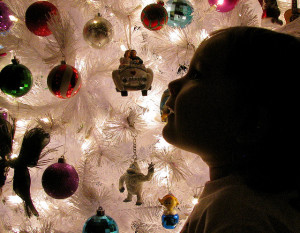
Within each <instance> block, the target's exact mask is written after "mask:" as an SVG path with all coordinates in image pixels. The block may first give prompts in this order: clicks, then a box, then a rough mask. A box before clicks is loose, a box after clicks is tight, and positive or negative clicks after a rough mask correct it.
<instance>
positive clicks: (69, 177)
mask: <svg viewBox="0 0 300 233" xmlns="http://www.w3.org/2000/svg"><path fill="white" fill-rule="evenodd" d="M78 183H79V176H78V173H77V172H76V170H75V168H74V167H73V166H72V165H69V164H67V163H66V161H65V159H64V158H60V159H59V160H58V163H55V164H52V165H51V166H49V167H48V168H47V169H46V170H45V171H44V173H43V176H42V185H43V188H44V190H45V192H46V193H47V194H48V195H49V196H50V197H53V198H55V199H65V198H68V197H70V196H72V195H73V194H74V193H75V192H76V190H77V188H78Z"/></svg>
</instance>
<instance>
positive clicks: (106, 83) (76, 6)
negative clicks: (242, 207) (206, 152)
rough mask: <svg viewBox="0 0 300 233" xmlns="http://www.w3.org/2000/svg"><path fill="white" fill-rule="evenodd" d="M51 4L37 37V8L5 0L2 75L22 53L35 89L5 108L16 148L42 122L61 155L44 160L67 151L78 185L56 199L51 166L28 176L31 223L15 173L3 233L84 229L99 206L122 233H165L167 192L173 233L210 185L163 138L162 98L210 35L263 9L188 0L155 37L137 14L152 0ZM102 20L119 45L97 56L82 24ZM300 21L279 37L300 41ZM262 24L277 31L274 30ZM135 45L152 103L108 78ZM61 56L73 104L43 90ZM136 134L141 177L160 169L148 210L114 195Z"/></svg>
mask: <svg viewBox="0 0 300 233" xmlns="http://www.w3.org/2000/svg"><path fill="white" fill-rule="evenodd" d="M49 1H50V2H51V3H53V4H54V5H56V6H57V8H58V9H59V12H60V17H58V18H52V19H51V22H50V23H49V26H50V27H52V31H53V35H51V36H49V37H48V38H40V37H37V36H35V35H34V34H33V33H31V32H30V31H29V30H28V29H27V28H26V26H25V19H24V15H25V11H26V9H27V8H28V6H29V5H30V4H31V3H33V2H34V1H32V0H31V1H28V0H15V1H11V0H3V2H5V4H7V6H8V7H9V8H10V10H11V12H12V14H13V16H15V18H16V19H15V20H16V21H15V22H14V26H13V27H12V28H11V30H10V32H9V33H7V34H6V35H5V36H0V45H2V46H3V47H4V48H3V49H1V52H2V51H3V52H5V53H7V55H6V56H5V57H0V68H3V67H4V66H6V65H7V64H8V63H9V62H10V59H11V58H12V57H13V56H18V58H19V59H20V61H21V62H22V64H24V65H26V66H27V67H28V68H29V69H30V70H31V72H32V74H33V79H34V83H33V86H32V89H31V91H30V92H29V93H28V94H27V95H25V96H23V97H20V98H18V99H15V98H12V97H9V96H5V95H4V94H3V93H0V107H1V108H5V109H6V110H7V111H8V113H9V115H11V116H13V117H15V118H17V119H18V121H16V135H15V139H14V148H13V150H14V151H16V153H18V150H20V148H21V144H22V143H21V142H22V138H23V135H24V133H25V132H26V130H28V129H30V128H32V127H33V126H36V125H38V127H41V128H43V129H45V130H46V131H47V132H50V133H51V142H50V144H49V146H48V147H49V148H55V149H54V151H52V153H49V154H47V155H45V157H44V159H45V161H46V162H47V161H49V160H51V161H55V160H56V159H57V158H58V157H59V156H61V155H62V154H64V155H65V156H66V159H67V160H68V163H70V164H72V165H74V167H75V168H76V170H77V171H78V173H79V176H80V183H79V188H78V191H77V192H76V193H75V194H74V195H73V196H72V197H71V198H68V199H66V200H53V199H51V198H49V197H48V196H47V195H46V194H45V192H44V191H43V189H42V186H41V176H42V174H43V171H44V169H45V168H44V167H42V169H31V170H30V175H31V181H32V183H31V198H32V201H33V203H34V205H35V207H36V209H37V211H38V212H39V214H40V217H39V218H38V219H37V218H35V217H31V218H30V219H28V218H26V217H25V215H24V208H23V205H22V200H20V198H18V196H17V195H15V194H14V193H13V192H12V190H13V187H12V186H13V182H12V180H13V170H12V169H11V170H10V171H9V172H8V174H7V178H6V184H5V185H4V186H3V188H2V194H1V196H0V198H1V202H0V232H1V233H2V232H4V233H5V232H24V233H25V232H42V233H43V232H47V233H49V232H54V233H71V232H72V233H77V232H81V231H82V227H83V224H84V222H85V221H86V220H87V218H89V217H90V216H92V215H93V214H94V213H95V211H96V209H97V207H98V204H100V205H102V206H103V207H104V208H105V210H106V212H107V213H109V215H110V216H111V217H113V218H114V219H115V220H116V222H117V224H118V226H119V228H120V232H122V233H129V232H130V233H132V232H138V233H157V232H159V233H164V232H169V230H166V229H164V228H163V227H162V226H161V215H162V212H163V209H162V207H161V205H160V204H159V202H158V201H157V200H158V198H161V197H162V196H163V195H165V193H167V192H168V189H171V191H172V192H173V193H174V194H176V197H177V198H178V200H179V202H180V211H179V212H180V213H179V214H180V219H181V220H180V222H179V225H178V226H177V227H176V229H174V230H173V232H174V233H178V232H180V230H181V227H182V226H183V224H184V221H185V220H186V218H187V216H188V215H189V213H190V212H191V210H192V208H193V206H194V204H193V203H192V201H193V199H194V196H198V195H199V192H200V191H199V190H201V187H202V186H203V184H204V183H205V182H206V181H207V180H208V169H207V166H206V165H205V164H204V163H203V162H202V160H201V159H200V158H199V157H198V156H197V155H194V154H191V153H187V152H185V151H181V150H179V149H174V148H173V147H172V146H170V145H169V144H167V143H166V142H165V141H164V140H163V139H162V136H161V130H162V128H163V127H164V124H165V123H163V122H161V119H160V109H159V104H160V99H161V96H162V94H163V92H164V91H165V90H166V88H167V84H168V83H169V82H170V81H172V80H174V79H176V78H180V77H181V76H182V75H184V74H185V72H178V70H179V68H180V66H181V65H185V66H186V67H187V68H188V64H189V62H190V60H191V57H192V55H193V53H194V51H195V49H196V48H197V46H198V45H199V44H200V43H201V42H202V41H203V40H204V39H205V38H206V37H207V36H208V35H209V33H210V32H212V31H214V30H217V29H221V28H226V27H229V26H238V25H249V26H258V27H261V26H263V25H262V22H261V15H262V9H261V6H260V4H259V2H258V1H257V0H240V1H239V2H238V4H237V5H236V7H235V8H234V9H233V10H232V11H230V12H226V13H221V12H216V11H215V10H214V9H213V8H210V5H209V3H208V1H196V0H190V2H191V4H192V5H193V8H194V14H193V21H192V23H191V24H190V25H188V26H187V27H186V28H184V29H180V28H170V27H165V28H164V29H163V30H160V31H159V32H152V31H149V30H147V29H145V28H144V27H143V25H142V22H141V21H140V12H141V10H142V9H143V8H144V7H145V6H147V5H149V4H151V3H153V1H150V0H143V1H140V0H124V1H121V0H65V1H58V0H49ZM278 6H279V8H280V10H281V13H282V14H283V13H284V12H285V10H287V9H289V8H291V1H290V0H278ZM97 13H100V14H101V15H102V16H103V17H104V18H105V19H107V20H108V21H110V23H111V24H112V25H113V29H114V31H115V35H114V37H113V40H112V41H111V42H110V43H109V44H107V46H105V48H102V49H101V50H95V49H92V48H90V47H89V46H88V45H87V44H86V43H85V41H84V39H83V35H82V28H83V26H84V25H85V23H86V22H87V21H88V20H89V19H91V18H93V17H94V16H95V15H96V14H97ZM280 18H281V19H283V18H282V15H281V16H280ZM299 20H300V19H298V20H295V21H294V22H292V23H290V24H289V25H284V26H283V27H280V28H277V29H276V30H279V31H280V30H281V31H282V32H284V33H291V34H294V35H298V36H299V35H300V34H299V31H300V28H299V25H300V21H299ZM266 27H268V28H271V29H274V24H268V25H267V26H266ZM276 27H278V26H276ZM129 47H131V48H132V49H135V50H136V51H137V53H138V55H139V57H141V58H142V59H143V61H144V64H145V66H146V67H149V68H151V69H152V70H153V72H154V81H153V84H152V89H151V90H150V91H149V92H148V96H146V97H145V96H141V94H140V93H137V92H131V93H130V96H128V97H126V98H121V96H120V93H117V92H116V90H115V86H114V83H113V80H112V77H111V73H112V71H113V70H115V69H117V68H118V66H119V59H120V57H122V56H123V54H124V51H125V50H126V49H128V48H129ZM262 52H263V51H262ZM258 56H261V54H258ZM62 58H65V59H66V61H67V63H68V64H70V65H72V66H74V67H75V68H76V69H77V70H78V71H79V72H80V74H81V77H82V88H81V89H80V92H78V94H77V95H76V96H74V97H73V98H71V99H69V100H60V99H58V98H56V97H55V96H52V94H51V93H50V92H49V91H48V90H47V80H46V79H47V76H48V74H49V72H50V70H51V69H52V68H53V67H54V66H55V65H58V64H59V63H60V61H61V60H62ZM283 59H286V58H283ZM134 135H135V136H136V137H137V156H138V160H139V164H140V167H141V170H142V172H143V173H146V171H147V166H148V164H149V163H151V162H153V163H154V164H155V174H154V177H153V179H152V180H151V181H149V182H147V183H145V185H144V187H143V199H144V204H143V206H139V207H137V206H135V204H134V203H123V199H124V196H123V195H122V194H120V193H119V191H118V179H119V177H120V176H121V175H122V173H123V172H124V171H125V170H126V169H127V168H128V164H129V163H130V162H131V160H132V137H133V136H134ZM279 172H280V171H279Z"/></svg>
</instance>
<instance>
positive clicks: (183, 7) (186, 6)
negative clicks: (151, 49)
mask: <svg viewBox="0 0 300 233" xmlns="http://www.w3.org/2000/svg"><path fill="white" fill-rule="evenodd" d="M166 8H167V12H168V16H169V19H168V23H167V24H168V25H169V26H171V27H181V28H184V27H186V26H187V25H188V24H190V23H191V22H192V19H193V16H192V13H193V11H194V9H193V7H192V4H191V3H190V2H189V1H187V0H169V1H168V2H167V3H166Z"/></svg>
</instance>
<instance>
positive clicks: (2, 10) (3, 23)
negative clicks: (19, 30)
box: [0, 1, 13, 34]
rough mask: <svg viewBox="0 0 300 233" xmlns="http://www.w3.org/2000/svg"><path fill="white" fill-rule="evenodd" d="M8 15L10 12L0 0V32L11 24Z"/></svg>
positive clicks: (4, 30) (5, 30) (3, 31)
mask: <svg viewBox="0 0 300 233" xmlns="http://www.w3.org/2000/svg"><path fill="white" fill-rule="evenodd" d="M10 15H11V13H10V11H9V9H8V7H7V6H6V4H5V3H4V2H1V1H0V34H2V33H5V32H7V31H8V30H9V29H10V28H11V26H12V25H13V22H12V21H11V20H10V18H9V16H10Z"/></svg>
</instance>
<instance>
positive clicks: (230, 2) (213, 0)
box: [208, 0, 238, 12]
mask: <svg viewBox="0 0 300 233" xmlns="http://www.w3.org/2000/svg"><path fill="white" fill-rule="evenodd" d="M237 2H238V0H208V3H209V5H211V6H213V5H215V6H216V7H217V8H216V11H219V12H228V11H231V10H233V8H234V7H235V5H236V4H237Z"/></svg>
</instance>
